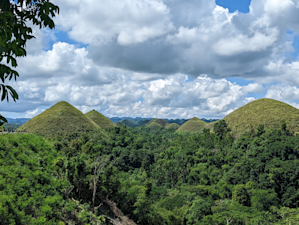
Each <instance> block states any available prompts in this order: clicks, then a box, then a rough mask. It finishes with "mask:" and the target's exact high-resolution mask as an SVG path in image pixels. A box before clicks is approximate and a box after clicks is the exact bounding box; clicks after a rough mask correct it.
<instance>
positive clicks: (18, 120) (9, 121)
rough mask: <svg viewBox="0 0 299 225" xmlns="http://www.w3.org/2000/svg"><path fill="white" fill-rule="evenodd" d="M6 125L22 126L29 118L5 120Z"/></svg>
mask: <svg viewBox="0 0 299 225" xmlns="http://www.w3.org/2000/svg"><path fill="white" fill-rule="evenodd" d="M6 119H7V122H8V123H13V124H21V125H22V124H24V123H26V122H27V121H28V120H30V118H16V119H12V118H6Z"/></svg>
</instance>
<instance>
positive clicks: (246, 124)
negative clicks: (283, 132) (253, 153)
mask: <svg viewBox="0 0 299 225" xmlns="http://www.w3.org/2000/svg"><path fill="white" fill-rule="evenodd" d="M223 119H224V120H225V122H226V123H227V125H228V127H229V128H231V130H232V134H233V135H234V136H235V137H239V136H240V135H241V134H243V133H244V132H247V131H250V130H251V129H252V128H253V129H255V130H256V128H257V127H258V125H259V124H264V126H265V128H275V129H279V128H280V126H281V121H282V120H284V121H285V122H287V129H289V130H290V131H292V132H294V131H295V132H296V131H299V110H298V109H296V108H294V107H293V106H290V105H288V104H286V103H283V102H280V101H276V100H273V99H267V98H263V99H259V100H255V101H252V102H250V103H248V104H246V105H244V106H242V107H240V108H239V109H237V110H235V111H234V112H232V113H230V114H229V115H227V116H226V117H224V118H223Z"/></svg>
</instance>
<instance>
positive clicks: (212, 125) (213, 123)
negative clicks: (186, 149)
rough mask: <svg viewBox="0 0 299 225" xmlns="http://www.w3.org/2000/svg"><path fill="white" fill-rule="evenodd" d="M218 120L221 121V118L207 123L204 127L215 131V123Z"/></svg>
mask: <svg viewBox="0 0 299 225" xmlns="http://www.w3.org/2000/svg"><path fill="white" fill-rule="evenodd" d="M218 122H219V120H217V121H213V122H210V123H207V124H206V125H205V127H204V128H206V129H210V131H211V132H214V125H215V123H218Z"/></svg>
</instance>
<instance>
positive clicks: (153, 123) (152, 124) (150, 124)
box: [146, 122, 163, 130]
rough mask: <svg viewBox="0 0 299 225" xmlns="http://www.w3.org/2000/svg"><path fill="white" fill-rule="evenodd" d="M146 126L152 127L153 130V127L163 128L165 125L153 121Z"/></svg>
mask: <svg viewBox="0 0 299 225" xmlns="http://www.w3.org/2000/svg"><path fill="white" fill-rule="evenodd" d="M146 127H148V128H150V129H151V130H153V129H160V128H163V126H161V125H160V124H159V123H157V122H151V123H149V124H147V126H146Z"/></svg>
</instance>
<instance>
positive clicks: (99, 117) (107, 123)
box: [85, 110, 116, 129]
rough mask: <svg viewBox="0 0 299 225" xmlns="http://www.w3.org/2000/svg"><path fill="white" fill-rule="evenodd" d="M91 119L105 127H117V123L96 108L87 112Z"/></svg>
mask: <svg viewBox="0 0 299 225" xmlns="http://www.w3.org/2000/svg"><path fill="white" fill-rule="evenodd" d="M85 115H86V116H87V117H88V118H89V119H91V120H92V121H93V122H95V123H96V124H97V125H99V126H100V127H102V128H104V129H108V128H113V127H116V125H115V124H114V123H113V122H112V121H111V120H109V119H108V118H107V117H105V116H104V115H103V114H101V113H99V112H98V111H96V110H92V111H90V112H88V113H86V114H85Z"/></svg>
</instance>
